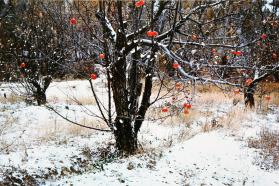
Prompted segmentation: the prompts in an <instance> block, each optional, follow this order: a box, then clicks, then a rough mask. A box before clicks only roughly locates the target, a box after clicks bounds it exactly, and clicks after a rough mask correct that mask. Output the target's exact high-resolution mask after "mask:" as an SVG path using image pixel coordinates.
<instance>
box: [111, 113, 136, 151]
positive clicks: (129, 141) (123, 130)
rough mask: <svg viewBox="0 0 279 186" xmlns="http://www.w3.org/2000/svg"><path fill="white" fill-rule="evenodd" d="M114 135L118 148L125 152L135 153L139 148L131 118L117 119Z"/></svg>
mask: <svg viewBox="0 0 279 186" xmlns="http://www.w3.org/2000/svg"><path fill="white" fill-rule="evenodd" d="M115 127H116V130H114V136H115V140H116V148H117V149H118V150H119V151H120V152H121V153H125V154H128V155H130V154H135V153H136V151H137V149H138V141H137V135H136V134H135V133H134V131H133V128H132V123H131V121H130V119H128V118H127V119H124V118H122V119H120V118H116V120H115Z"/></svg>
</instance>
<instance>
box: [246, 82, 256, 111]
mask: <svg viewBox="0 0 279 186" xmlns="http://www.w3.org/2000/svg"><path fill="white" fill-rule="evenodd" d="M255 88H256V87H255V85H253V84H252V85H249V86H248V87H245V88H244V102H245V106H246V107H247V106H249V107H250V108H254V107H255V99H254V93H255Z"/></svg>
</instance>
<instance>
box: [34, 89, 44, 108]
mask: <svg viewBox="0 0 279 186" xmlns="http://www.w3.org/2000/svg"><path fill="white" fill-rule="evenodd" d="M35 98H36V100H37V103H38V105H39V106H40V105H44V104H46V93H45V92H43V91H42V90H39V91H37V92H36V95H35Z"/></svg>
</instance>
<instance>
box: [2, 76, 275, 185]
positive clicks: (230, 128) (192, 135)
mask: <svg viewBox="0 0 279 186" xmlns="http://www.w3.org/2000/svg"><path fill="white" fill-rule="evenodd" d="M94 85H95V86H97V87H98V93H99V94H100V95H102V93H104V92H105V88H104V87H103V86H102V85H103V83H102V82H101V81H100V82H95V84H94ZM8 87H9V86H7V84H2V85H1V87H0V95H3V93H4V92H6V93H7V94H8V95H10V94H9V88H8ZM47 96H48V100H49V105H50V106H52V107H54V108H56V109H58V110H59V111H60V112H61V113H62V114H63V115H65V116H67V117H69V118H71V119H72V120H74V121H77V122H80V123H83V124H86V125H89V126H94V127H101V128H105V126H104V125H103V124H102V123H101V122H100V121H98V120H97V119H96V118H94V117H92V116H90V113H91V111H92V112H93V113H96V114H98V110H97V108H96V105H95V104H94V102H92V101H90V100H92V93H91V92H90V85H89V83H88V82H87V81H67V82H54V83H52V84H51V86H50V88H49V89H48V92H47ZM214 96H215V97H214ZM219 96H220V95H219ZM205 97H207V98H205ZM75 99H77V100H82V101H81V102H83V104H84V107H82V106H80V105H79V104H78V103H77V102H76V101H75ZM100 99H103V100H104V101H106V100H105V99H106V96H101V97H100ZM0 100H2V99H0ZM2 102H3V103H1V102H0V122H1V123H0V126H1V127H0V149H1V150H0V185H1V183H7V180H8V181H10V182H16V183H18V185H21V184H23V182H21V180H24V182H25V183H28V184H29V185H32V184H35V183H36V184H38V185H144V184H145V185H279V171H278V170H273V169H268V170H267V169H266V168H265V167H261V166H259V165H258V164H257V161H260V159H259V154H260V152H259V150H256V149H253V148H249V147H248V142H247V141H248V139H250V138H251V137H253V138H257V137H258V136H259V134H260V132H261V131H262V129H263V128H265V129H266V128H267V129H269V130H273V131H276V130H277V131H278V130H279V108H278V107H277V106H272V105H269V109H268V111H266V112H263V113H261V112H259V111H250V110H245V109H244V107H243V104H242V103H241V102H240V103H239V104H237V105H236V106H234V105H233V104H232V99H231V98H229V97H224V98H222V97H221V96H220V97H219V99H216V95H214V94H212V95H211V94H207V95H205V96H204V97H201V99H196V100H194V102H193V109H192V111H191V112H190V115H189V116H187V117H186V119H183V120H181V119H177V118H173V119H171V120H168V122H165V123H161V121H151V120H148V121H146V122H145V123H144V125H143V127H142V129H141V132H140V134H139V141H140V144H141V146H142V151H141V153H139V154H137V155H134V156H130V157H126V158H125V157H122V158H120V157H117V156H114V154H115V153H114V151H115V149H114V146H113V143H114V139H113V136H112V134H111V133H108V132H100V131H92V130H88V129H84V128H80V127H78V126H74V125H72V124H70V123H68V122H67V121H65V120H63V119H62V118H61V117H59V116H58V115H56V114H55V113H53V111H51V110H49V109H47V108H46V107H43V106H42V107H40V106H34V105H27V104H26V103H24V102H20V101H18V102H13V103H9V102H4V101H2ZM88 110H90V111H88ZM34 179H35V180H37V181H35V180H34ZM5 181H6V182H5ZM28 184H27V185H28Z"/></svg>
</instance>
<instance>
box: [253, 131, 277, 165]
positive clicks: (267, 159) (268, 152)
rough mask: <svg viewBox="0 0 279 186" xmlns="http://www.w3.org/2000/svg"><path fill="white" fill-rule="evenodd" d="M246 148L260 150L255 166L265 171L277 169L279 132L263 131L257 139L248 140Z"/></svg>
mask: <svg viewBox="0 0 279 186" xmlns="http://www.w3.org/2000/svg"><path fill="white" fill-rule="evenodd" d="M248 146H249V147H250V148H256V149H259V150H261V152H260V157H261V158H260V160H257V162H256V163H257V164H259V165H261V166H262V167H264V168H266V169H278V168H279V131H271V130H268V129H263V130H262V131H261V133H260V136H259V138H258V139H249V140H248Z"/></svg>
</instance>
